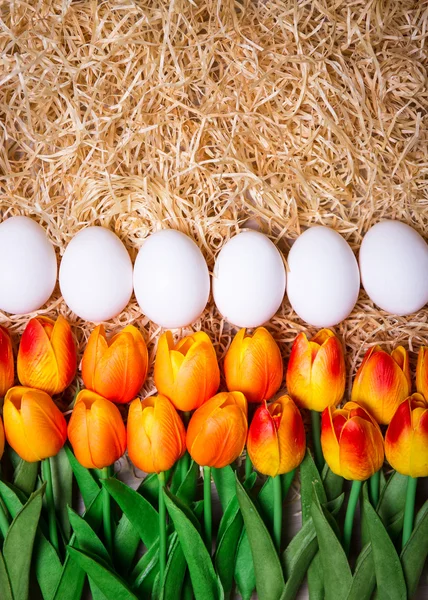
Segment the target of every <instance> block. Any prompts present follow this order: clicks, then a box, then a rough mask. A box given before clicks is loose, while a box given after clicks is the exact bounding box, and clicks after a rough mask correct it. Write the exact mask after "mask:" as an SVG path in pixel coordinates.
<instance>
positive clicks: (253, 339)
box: [224, 327, 283, 402]
mask: <svg viewBox="0 0 428 600" xmlns="http://www.w3.org/2000/svg"><path fill="white" fill-rule="evenodd" d="M245 331H246V330H245V329H241V330H240V331H238V333H237V334H236V335H235V337H234V338H233V341H232V343H231V345H230V348H229V350H228V351H227V353H226V356H225V359H224V374H225V376H226V384H227V388H228V390H230V391H231V392H233V391H239V392H242V393H243V394H245V397H246V398H247V400H248V402H262V401H263V400H269V398H272V396H273V395H274V394H275V393H276V392H277V391H278V390H279V388H280V385H281V382H282V376H283V364H282V357H281V352H280V350H279V347H278V344H277V343H276V342H275V340H274V339H273V337H272V336H271V334H270V333H269V331H267V330H266V329H265V328H264V327H257V329H256V330H255V331H254V333H253V335H248V334H247V335H246V333H245Z"/></svg>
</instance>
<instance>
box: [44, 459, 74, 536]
mask: <svg viewBox="0 0 428 600" xmlns="http://www.w3.org/2000/svg"><path fill="white" fill-rule="evenodd" d="M49 462H50V466H51V472H52V484H53V495H54V502H55V508H56V515H57V521H58V523H59V526H60V529H61V533H62V536H63V539H64V541H65V542H66V543H68V541H69V540H70V535H71V527H70V521H69V520H68V510H67V507H68V506H71V504H72V501H73V470H72V468H71V465H70V461H69V460H68V457H67V453H66V451H65V450H64V448H62V449H61V450H60V451H59V452H58V454H57V455H56V456H53V457H52V458H50V459H49Z"/></svg>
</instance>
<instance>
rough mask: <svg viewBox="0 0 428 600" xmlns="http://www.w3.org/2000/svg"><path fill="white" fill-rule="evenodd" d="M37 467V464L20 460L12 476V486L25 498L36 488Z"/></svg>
mask: <svg viewBox="0 0 428 600" xmlns="http://www.w3.org/2000/svg"><path fill="white" fill-rule="evenodd" d="M39 465H40V463H39V462H34V463H30V462H26V461H25V460H22V459H20V461H19V463H18V466H17V467H16V469H15V472H14V474H13V485H14V486H16V487H17V488H18V489H20V490H21V491H22V492H24V494H26V495H27V496H29V495H30V494H31V493H32V492H33V491H34V488H35V487H36V481H37V475H38V473H39Z"/></svg>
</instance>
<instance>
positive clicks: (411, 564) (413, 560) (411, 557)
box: [400, 500, 428, 598]
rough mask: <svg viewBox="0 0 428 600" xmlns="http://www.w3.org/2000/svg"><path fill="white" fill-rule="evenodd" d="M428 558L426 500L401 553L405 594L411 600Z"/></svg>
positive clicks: (427, 503) (427, 507)
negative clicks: (405, 587) (405, 585)
mask: <svg viewBox="0 0 428 600" xmlns="http://www.w3.org/2000/svg"><path fill="white" fill-rule="evenodd" d="M427 556H428V500H427V501H426V502H425V504H424V505H423V506H422V508H421V509H420V511H419V512H418V515H417V518H416V520H415V528H414V529H413V532H412V535H411V536H410V539H409V541H408V542H407V544H406V545H405V546H404V548H403V551H402V552H401V557H400V558H401V564H402V567H403V571H404V577H405V579H406V584H407V593H408V595H409V598H412V597H413V595H414V594H415V593H416V590H417V587H418V583H419V579H420V577H421V573H422V570H423V568H424V564H425V561H426V559H427Z"/></svg>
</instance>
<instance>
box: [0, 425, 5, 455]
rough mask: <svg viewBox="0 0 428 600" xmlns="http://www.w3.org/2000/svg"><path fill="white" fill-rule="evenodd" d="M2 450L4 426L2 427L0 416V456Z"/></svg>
mask: <svg viewBox="0 0 428 600" xmlns="http://www.w3.org/2000/svg"><path fill="white" fill-rule="evenodd" d="M3 452H4V427H3V421H2V418H1V417H0V458H1V457H2V456H3Z"/></svg>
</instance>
